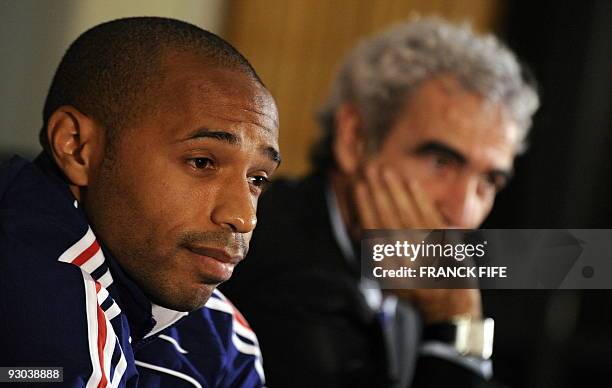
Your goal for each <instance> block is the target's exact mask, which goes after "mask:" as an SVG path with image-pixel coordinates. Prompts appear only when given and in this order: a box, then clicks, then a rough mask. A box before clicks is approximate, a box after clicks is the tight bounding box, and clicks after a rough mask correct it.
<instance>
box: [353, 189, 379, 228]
mask: <svg viewBox="0 0 612 388" xmlns="http://www.w3.org/2000/svg"><path fill="white" fill-rule="evenodd" d="M355 204H356V206H357V214H358V215H359V220H360V221H361V226H362V227H363V229H378V228H379V226H378V220H377V219H378V216H377V214H376V211H375V209H374V207H373V206H372V196H371V194H370V190H369V188H368V185H367V184H366V183H365V182H363V181H360V182H357V184H356V185H355Z"/></svg>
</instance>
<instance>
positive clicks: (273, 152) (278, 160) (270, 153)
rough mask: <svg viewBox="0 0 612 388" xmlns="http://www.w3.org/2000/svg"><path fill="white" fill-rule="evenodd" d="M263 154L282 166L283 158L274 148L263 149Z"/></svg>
mask: <svg viewBox="0 0 612 388" xmlns="http://www.w3.org/2000/svg"><path fill="white" fill-rule="evenodd" d="M262 152H263V154H264V155H266V156H267V157H268V158H269V159H270V160H271V161H273V162H274V163H276V164H277V166H278V165H280V164H281V161H282V158H281V155H280V152H278V151H277V150H276V148H274V147H263V149H262Z"/></svg>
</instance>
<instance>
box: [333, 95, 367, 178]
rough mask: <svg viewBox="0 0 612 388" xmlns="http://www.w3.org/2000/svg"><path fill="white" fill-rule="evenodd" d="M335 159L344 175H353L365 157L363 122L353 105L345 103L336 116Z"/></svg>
mask: <svg viewBox="0 0 612 388" xmlns="http://www.w3.org/2000/svg"><path fill="white" fill-rule="evenodd" d="M334 119H335V125H336V128H335V129H336V131H335V138H334V144H333V149H334V157H335V158H336V164H337V166H338V168H339V169H340V171H342V172H343V173H346V174H349V175H353V174H354V173H355V172H356V171H357V170H358V168H359V166H360V165H361V162H362V160H363V157H364V149H365V145H364V136H363V132H362V127H363V125H362V120H361V117H360V115H359V112H358V111H357V109H356V108H355V106H354V105H353V104H350V103H343V104H342V105H340V107H339V108H338V109H337V110H336V114H335V117H334Z"/></svg>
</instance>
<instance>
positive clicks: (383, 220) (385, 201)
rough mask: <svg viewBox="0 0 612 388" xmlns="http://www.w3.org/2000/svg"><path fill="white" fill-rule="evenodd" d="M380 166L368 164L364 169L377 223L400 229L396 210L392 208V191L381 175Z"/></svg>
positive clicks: (400, 225) (386, 227)
mask: <svg viewBox="0 0 612 388" xmlns="http://www.w3.org/2000/svg"><path fill="white" fill-rule="evenodd" d="M381 173H382V169H381V168H380V166H368V168H367V169H366V181H367V183H368V188H369V190H370V193H371V194H372V200H373V201H374V207H375V209H376V213H377V215H378V220H379V224H381V226H383V227H384V228H385V229H401V228H402V226H403V225H402V223H401V221H400V217H399V214H398V212H397V211H396V210H395V208H394V204H393V203H394V200H393V198H392V193H391V192H389V190H388V188H387V185H386V184H385V183H384V182H383V179H382V177H381V175H382V174H381Z"/></svg>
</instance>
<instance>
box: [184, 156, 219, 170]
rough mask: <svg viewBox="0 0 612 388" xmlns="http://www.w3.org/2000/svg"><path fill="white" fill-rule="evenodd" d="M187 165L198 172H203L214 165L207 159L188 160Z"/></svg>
mask: <svg viewBox="0 0 612 388" xmlns="http://www.w3.org/2000/svg"><path fill="white" fill-rule="evenodd" d="M189 164H191V165H192V166H193V167H195V168H196V169H198V170H204V169H206V168H211V167H213V165H214V163H213V161H212V159H209V158H193V159H189Z"/></svg>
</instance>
